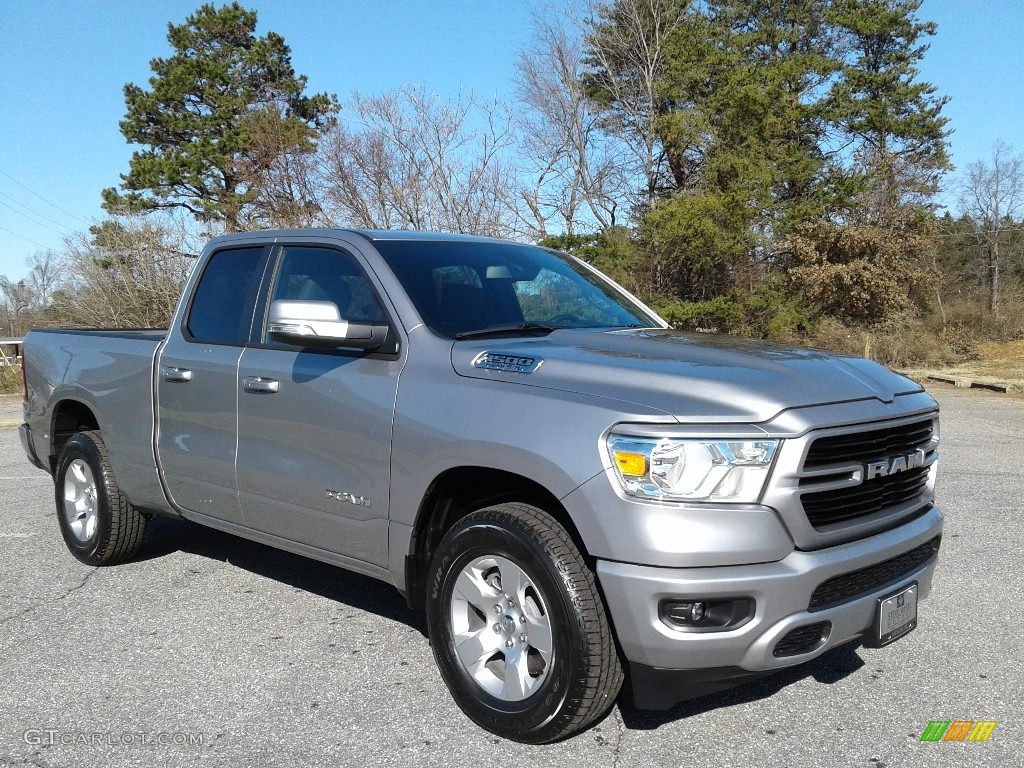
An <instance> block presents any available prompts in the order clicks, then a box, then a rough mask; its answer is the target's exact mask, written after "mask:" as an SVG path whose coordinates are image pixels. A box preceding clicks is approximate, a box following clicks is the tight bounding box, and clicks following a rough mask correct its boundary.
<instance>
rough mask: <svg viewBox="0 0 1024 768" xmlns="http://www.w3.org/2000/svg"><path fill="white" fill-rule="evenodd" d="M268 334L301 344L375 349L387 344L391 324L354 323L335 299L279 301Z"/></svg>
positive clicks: (274, 306) (332, 347)
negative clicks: (344, 313) (339, 308)
mask: <svg viewBox="0 0 1024 768" xmlns="http://www.w3.org/2000/svg"><path fill="white" fill-rule="evenodd" d="M267 333H268V334H269V336H270V338H272V339H273V340H274V341H279V342H281V343H282V344H292V345H294V346H297V347H306V348H315V349H335V348H337V347H350V348H355V349H365V350H373V349H379V348H380V347H381V346H383V345H384V341H385V340H386V339H387V335H388V325H387V323H350V322H349V321H348V320H343V319H342V317H341V313H340V312H339V311H338V305H337V304H335V303H334V302H333V301H275V302H273V303H272V304H271V305H270V317H269V320H268V322H267Z"/></svg>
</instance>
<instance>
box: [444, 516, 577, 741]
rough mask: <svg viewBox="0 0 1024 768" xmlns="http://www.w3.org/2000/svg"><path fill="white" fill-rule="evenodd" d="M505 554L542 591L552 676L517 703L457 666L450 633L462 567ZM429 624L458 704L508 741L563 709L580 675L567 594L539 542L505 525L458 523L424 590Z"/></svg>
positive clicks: (567, 587)
mask: <svg viewBox="0 0 1024 768" xmlns="http://www.w3.org/2000/svg"><path fill="white" fill-rule="evenodd" d="M493 555H497V556H500V557H505V558H507V559H509V560H511V561H512V562H514V563H515V564H516V565H518V566H519V567H520V568H522V569H523V570H524V571H526V573H527V574H528V575H529V577H530V578H531V580H532V581H533V582H534V584H535V585H536V586H537V588H538V589H539V590H540V591H541V593H542V596H543V599H544V604H545V607H546V609H547V612H548V616H549V617H550V618H549V620H550V624H551V634H552V648H553V661H552V664H550V665H549V667H550V668H552V671H551V672H550V673H549V674H548V677H547V679H546V680H545V681H544V682H543V683H542V684H541V686H540V688H539V689H538V690H537V691H535V692H534V693H533V694H532V695H531V696H529V697H527V698H526V699H523V700H522V701H514V702H510V701H504V700H502V699H499V698H497V697H495V696H492V695H491V694H489V693H487V692H486V691H484V690H483V689H482V688H481V687H480V686H479V684H478V683H477V682H476V681H475V680H474V679H473V678H472V677H471V676H470V675H469V673H468V672H467V671H466V669H465V668H464V667H463V665H462V663H461V662H460V661H459V659H458V657H457V655H456V652H455V645H454V638H453V633H452V628H451V618H450V617H451V613H450V612H451V599H452V592H453V590H454V585H455V582H456V580H457V578H458V575H459V573H460V572H461V571H462V569H463V568H464V567H465V566H466V565H467V564H468V563H470V562H472V561H473V560H475V559H477V558H479V557H483V556H493ZM427 623H428V627H429V632H430V639H431V645H432V647H433V650H434V656H435V658H436V660H437V665H438V668H439V669H440V671H441V675H442V677H443V678H444V680H445V682H446V683H447V684H448V687H449V688H450V689H451V691H452V694H453V695H454V697H455V700H456V703H458V705H459V707H460V708H461V709H462V710H463V711H464V712H465V713H466V714H467V715H468V716H469V717H470V718H471V719H472V720H474V721H475V722H477V723H478V724H480V725H481V726H483V727H485V728H487V729H488V730H492V731H495V732H497V733H501V734H502V735H505V736H508V737H510V738H516V737H517V736H526V735H528V734H530V733H533V732H536V731H538V730H540V729H543V728H545V726H547V725H548V724H549V723H551V722H552V720H554V719H555V718H556V717H558V715H559V714H560V713H561V712H562V709H563V705H564V704H565V702H566V699H567V698H568V697H569V696H570V695H571V694H572V692H573V690H572V689H573V684H574V682H575V681H576V680H577V679H578V678H579V677H580V675H579V672H578V669H577V667H578V663H579V662H578V659H579V658H580V653H581V652H582V651H583V647H584V644H583V642H582V639H581V633H580V630H579V627H578V625H577V620H576V618H575V611H574V610H573V608H572V598H571V589H570V585H568V584H567V583H566V581H565V579H564V578H563V576H562V574H560V573H559V571H558V569H557V567H556V565H555V563H554V562H553V561H552V559H551V558H550V557H549V556H548V555H547V554H546V553H545V552H544V550H543V548H542V547H541V546H540V544H539V543H537V542H535V541H533V539H532V537H530V536H529V534H528V533H527V532H526V531H524V530H522V529H520V528H519V527H518V526H514V525H509V524H507V523H505V522H504V521H496V520H487V521H471V522H467V523H462V524H459V525H457V526H456V527H455V528H454V529H453V530H452V531H450V532H449V534H448V535H447V536H446V537H445V539H444V541H443V542H442V544H441V546H440V547H439V548H438V552H437V556H436V557H435V559H434V562H433V563H432V567H431V574H430V581H429V584H428V590H427Z"/></svg>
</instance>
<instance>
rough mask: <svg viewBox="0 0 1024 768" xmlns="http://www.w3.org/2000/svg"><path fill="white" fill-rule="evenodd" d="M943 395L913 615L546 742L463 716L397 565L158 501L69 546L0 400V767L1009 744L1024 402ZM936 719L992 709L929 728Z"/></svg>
mask: <svg viewBox="0 0 1024 768" xmlns="http://www.w3.org/2000/svg"><path fill="white" fill-rule="evenodd" d="M934 394H935V395H936V397H937V398H938V399H939V401H940V403H941V405H942V415H943V426H942V437H941V459H940V479H939V489H938V492H939V503H940V506H941V508H942V509H943V511H944V512H945V514H946V528H945V534H944V538H943V543H942V552H941V554H940V563H939V567H938V570H937V573H936V577H935V582H934V587H933V593H932V596H931V598H930V599H929V600H926V601H924V602H922V604H921V606H920V626H919V627H918V629H916V630H915V631H914V632H912V633H911V634H910V635H908V636H907V637H906V638H903V639H901V640H900V641H898V642H896V643H895V644H893V645H891V646H889V647H888V648H885V649H881V650H870V649H865V648H863V647H860V646H859V645H856V644H853V645H848V646H845V647H843V648H841V649H838V650H837V651H834V652H832V653H830V654H827V655H825V656H823V657H822V658H820V659H818V660H816V661H814V662H812V663H810V664H808V665H806V666H804V667H799V668H796V669H793V670H789V671H786V672H783V673H781V674H778V675H775V676H773V677H770V678H767V679H764V680H762V681H759V682H757V683H754V684H751V685H747V686H745V687H742V688H738V689H734V690H732V691H728V692H725V693H721V694H717V695H712V696H708V697H705V698H702V699H698V700H696V701H692V702H689V703H686V704H683V705H680V706H678V707H676V708H675V709H673V710H670V711H668V712H664V713H650V712H641V711H637V710H633V709H630V708H628V707H625V706H622V705H619V706H616V707H615V708H614V709H613V710H612V712H611V713H610V715H609V716H608V717H607V718H606V719H604V720H603V721H602V722H600V723H599V724H598V725H596V726H595V727H593V728H591V729H590V730H588V731H586V732H584V733H582V734H580V735H578V736H576V737H574V738H572V739H569V740H567V741H564V742H562V743H559V744H554V745H548V746H524V745H520V744H516V743H513V742H509V741H505V740H502V739H499V738H497V737H495V736H493V735H491V734H489V733H487V732H485V731H482V730H481V729H479V728H478V727H477V726H475V725H474V724H473V723H471V722H470V721H469V720H467V719H466V718H465V717H464V716H463V715H462V713H461V712H460V711H459V709H458V708H457V707H456V706H455V704H454V703H453V702H452V700H451V698H450V696H449V695H448V693H447V690H446V689H445V687H444V685H443V683H442V682H441V679H440V677H439V675H438V673H437V670H436V669H435V667H434V662H433V657H432V655H431V652H430V647H429V644H428V641H427V638H426V636H425V624H424V620H423V616H422V615H421V614H418V613H416V612H413V611H410V610H409V609H408V608H406V606H405V603H404V601H403V600H402V598H401V597H400V596H399V595H398V593H397V592H395V591H394V589H392V588H391V587H389V586H388V585H386V584H383V583H380V582H376V581H374V580H372V579H369V578H365V577H362V576H358V575H355V574H351V573H348V572H346V571H343V570H339V569H337V568H333V567H330V566H327V565H322V564H319V563H316V562H312V561H309V560H306V559H303V558H300V557H297V556H293V555H289V554H286V553H283V552H279V551H277V550H274V549H271V548H268V547H265V546H261V545H258V544H254V543H250V542H247V541H244V540H241V539H238V538H235V537H232V536H229V535H226V534H222V533H218V532H216V531H212V530H208V529H204V528H202V527H199V526H196V525H192V524H189V523H183V522H177V521H168V520H162V521H157V522H156V523H155V524H153V525H152V526H151V529H150V531H149V533H148V534H147V542H146V545H145V547H144V549H143V552H142V554H141V556H140V557H139V558H138V559H137V560H136V561H134V562H131V563H129V564H126V565H122V566H117V567H113V568H99V569H97V568H90V567H87V566H85V565H82V564H80V563H79V562H78V561H76V560H75V559H74V558H72V557H71V555H70V554H68V553H67V551H66V549H65V548H64V544H63V542H62V541H61V537H60V534H59V532H58V529H57V521H56V517H55V512H54V503H53V490H52V483H51V481H50V478H49V477H48V476H47V475H46V474H45V473H43V472H41V471H38V470H36V469H34V468H33V467H31V466H30V465H29V464H28V463H27V462H26V461H25V459H24V456H23V454H22V452H21V447H20V445H19V443H18V437H17V432H16V430H14V429H13V428H11V427H10V426H9V424H10V422H9V421H6V422H5V421H3V420H2V419H0V423H3V424H4V426H3V428H0V498H2V504H0V765H18V766H20V765H25V766H41V767H51V766H52V767H57V766H60V767H61V768H63V767H65V766H89V767H90V768H91V767H92V766H99V765H103V766H110V767H111V768H119V767H120V766H146V767H147V768H149V767H150V766H155V765H159V766H164V767H168V768H170V767H175V766H204V767H205V766H239V768H259V767H261V766H274V767H275V768H278V767H280V766H288V767H289V768H293V767H298V766H330V765H339V766H340V765H345V766H359V767H360V768H364V767H369V766H417V768H428V767H429V766H452V765H455V766H487V768H490V766H516V768H526V767H527V766H545V767H546V766H552V765H563V766H587V768H598V767H600V766H686V767H687V768H691V767H697V766H756V768H770V767H773V766H780V767H781V766H792V767H796V766H863V767H864V768H896V767H897V766H958V767H959V766H975V765H979V766H980V765H985V766H1012V765H1022V764H1024V726H1022V719H1024V718H1022V713H1021V705H1022V704H1024V639H1022V638H1024V621H1022V619H1021V612H1020V609H1019V606H1018V605H1017V602H1018V601H1019V600H1020V599H1021V596H1022V595H1024V575H1022V574H1024V568H1022V567H1021V563H1022V562H1024V519H1022V515H1021V503H1020V502H1021V496H1022V490H1024V478H1022V474H1021V467H1020V464H1019V463H1018V462H1017V457H1018V456H1020V454H1021V451H1020V448H1019V446H1020V444H1021V440H1022V436H1024V400H1020V399H1014V398H1011V397H1007V396H1005V395H993V394H985V393H979V392H970V391H963V390H954V389H952V388H948V389H945V388H943V389H936V390H934ZM935 720H941V721H947V720H948V721H956V720H961V721H996V723H997V725H996V727H995V729H994V730H993V731H992V733H991V736H990V738H989V740H988V741H985V742H966V741H965V742H937V743H931V742H921V740H920V738H921V735H922V733H923V732H924V730H925V729H926V727H927V726H928V724H929V722H930V721H935Z"/></svg>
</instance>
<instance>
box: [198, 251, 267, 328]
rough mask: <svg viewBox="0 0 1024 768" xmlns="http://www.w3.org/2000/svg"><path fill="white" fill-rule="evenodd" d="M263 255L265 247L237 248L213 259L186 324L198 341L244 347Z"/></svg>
mask: <svg viewBox="0 0 1024 768" xmlns="http://www.w3.org/2000/svg"><path fill="white" fill-rule="evenodd" d="M262 253H263V248H234V249H230V250H225V251H217V252H216V253H214V254H213V256H212V257H210V260H209V261H208V262H207V264H206V269H205V270H203V275H202V277H201V278H200V279H199V284H198V285H197V286H196V291H195V296H194V297H193V299H192V307H191V309H190V310H189V313H188V321H187V323H186V328H187V329H188V332H189V334H190V335H191V336H192V337H193V338H194V339H195V340H196V341H204V342H208V343H211V344H245V343H246V342H247V341H248V340H249V329H250V328H251V327H252V315H253V307H254V305H255V300H256V292H257V291H258V289H259V279H260V269H259V268H260V266H261V265H262V263H263V262H262V260H261V259H260V256H261V255H262Z"/></svg>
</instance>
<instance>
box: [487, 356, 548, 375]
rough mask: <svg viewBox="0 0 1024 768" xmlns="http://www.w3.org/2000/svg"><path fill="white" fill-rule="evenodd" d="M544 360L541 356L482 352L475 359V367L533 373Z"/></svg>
mask: <svg viewBox="0 0 1024 768" xmlns="http://www.w3.org/2000/svg"><path fill="white" fill-rule="evenodd" d="M542 362H544V361H543V360H542V359H541V358H539V357H524V356H523V355H503V354H499V353H497V352H481V353H480V354H479V355H477V356H476V357H475V358H474V359H473V367H474V368H486V369H487V370H490V371H512V372H513V373H533V372H534V371H536V370H537V369H538V368H540V364H541V363H542Z"/></svg>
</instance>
